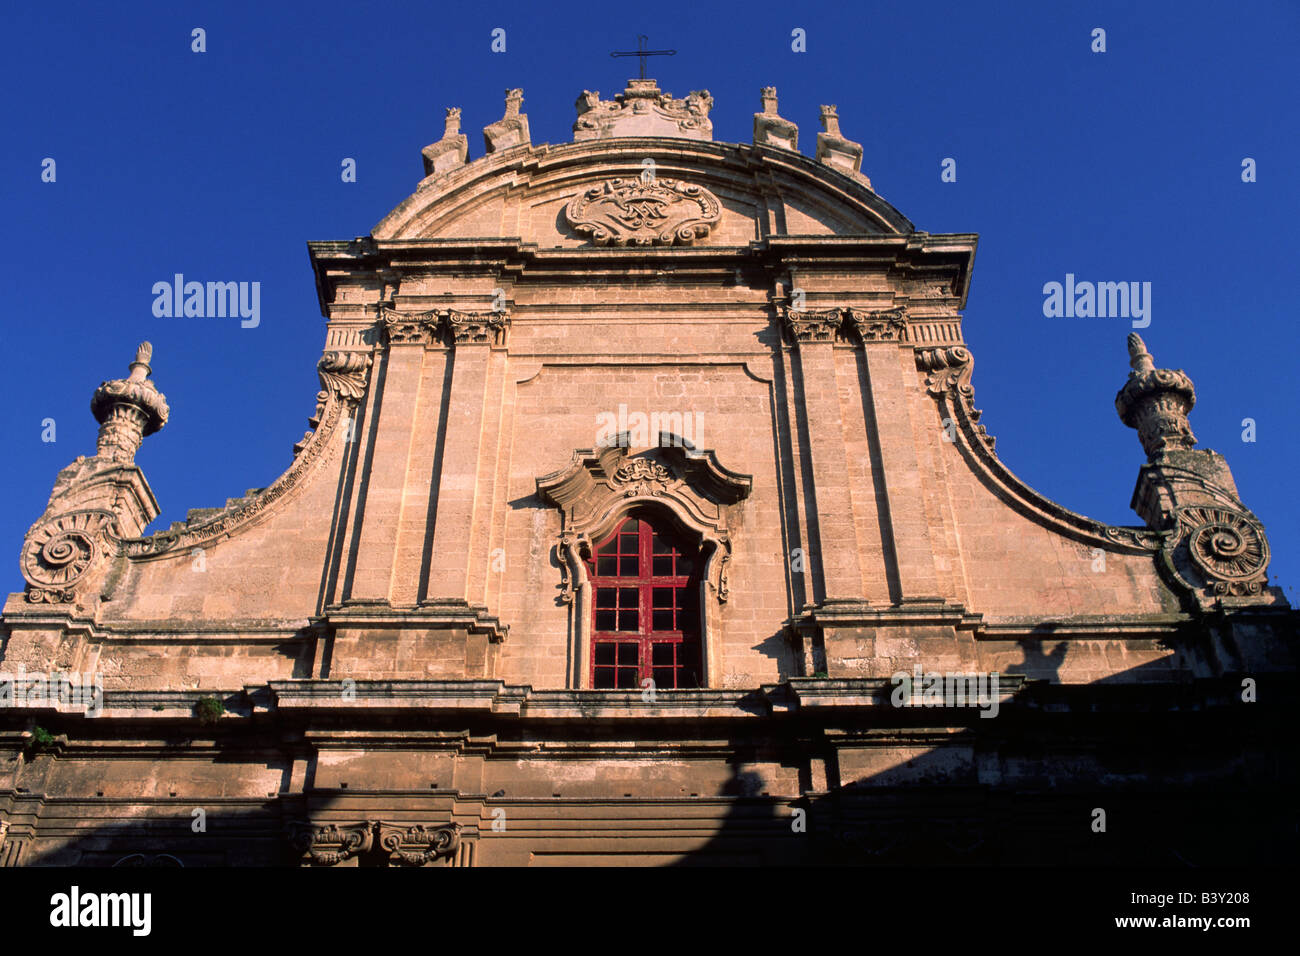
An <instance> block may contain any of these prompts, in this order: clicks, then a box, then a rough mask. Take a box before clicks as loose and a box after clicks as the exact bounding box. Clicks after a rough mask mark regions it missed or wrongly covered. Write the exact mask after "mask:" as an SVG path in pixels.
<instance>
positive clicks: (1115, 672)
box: [0, 80, 1296, 866]
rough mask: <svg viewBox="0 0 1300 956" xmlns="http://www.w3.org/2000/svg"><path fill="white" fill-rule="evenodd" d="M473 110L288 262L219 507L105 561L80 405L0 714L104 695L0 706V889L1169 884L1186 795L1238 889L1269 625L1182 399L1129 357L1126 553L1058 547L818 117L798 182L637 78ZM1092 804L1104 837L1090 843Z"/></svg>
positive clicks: (958, 331)
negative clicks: (263, 454) (989, 877)
mask: <svg viewBox="0 0 1300 956" xmlns="http://www.w3.org/2000/svg"><path fill="white" fill-rule="evenodd" d="M522 102H523V94H522V91H520V90H510V91H507V94H506V113H505V117H504V118H503V119H501V120H499V121H497V122H494V123H492V124H491V125H489V126H487V127H486V128H485V129H484V142H485V146H486V154H485V155H484V156H482V157H481V158H478V159H476V160H474V161H472V162H468V161H467V160H468V141H467V138H466V137H465V136H464V135H463V134H461V133H460V132H459V130H460V111H459V110H449V111H448V118H447V126H446V130H445V133H444V135H443V137H442V138H441V139H440V140H438V141H437V142H435V143H434V144H432V145H430V146H428V147H426V148H425V149H424V151H423V160H424V169H425V174H426V176H425V178H424V179H423V180H422V181H420V183H419V184H418V185H417V187H416V189H415V192H414V193H413V194H412V195H411V196H410V197H409V198H408V199H406V200H405V201H404V202H402V203H401V204H400V205H399V206H398V207H397V208H396V209H395V210H394V211H393V212H392V213H390V214H389V215H388V216H387V217H385V218H384V219H383V220H382V221H381V222H380V223H379V224H378V225H377V226H375V228H374V229H373V230H372V231H371V233H370V235H369V236H367V237H365V238H362V239H356V240H351V241H337V242H335V241H329V242H313V243H311V244H310V250H311V257H312V263H313V267H314V269H315V274H316V282H317V288H318V289H319V293H320V307H321V310H322V314H323V316H324V318H325V334H324V344H323V349H322V354H321V356H320V358H319V360H318V362H317V371H318V374H319V378H320V385H321V390H320V392H319V393H318V394H317V395H316V397H315V409H314V412H313V413H312V415H311V417H310V419H309V425H310V430H309V431H308V432H307V434H306V435H305V436H304V437H303V439H302V440H301V441H300V442H299V443H298V444H297V445H296V446H295V448H294V460H293V463H292V464H291V466H290V467H289V469H288V470H287V471H286V472H285V473H284V474H282V475H280V476H279V477H278V478H276V479H275V480H273V481H272V482H271V483H270V484H269V485H268V486H267V487H265V488H260V489H253V490H250V491H249V492H247V493H246V494H245V495H243V496H241V497H238V498H234V499H231V500H230V501H229V502H228V503H227V505H226V506H225V507H223V508H215V509H198V510H195V511H192V512H191V513H190V515H189V517H188V519H187V520H186V521H183V522H177V523H175V524H173V525H172V526H171V527H169V528H166V529H164V530H161V531H157V532H154V533H151V534H145V530H146V527H147V526H148V525H149V523H150V522H151V521H153V520H154V518H156V517H157V515H158V513H159V509H158V505H157V502H156V501H155V500H154V497H153V494H152V492H151V491H150V489H149V485H148V483H147V481H146V480H145V477H144V475H143V474H142V472H141V471H140V469H139V468H138V467H137V466H136V465H135V464H134V456H135V453H136V451H137V450H138V448H139V446H140V443H141V442H142V441H143V440H144V439H145V438H146V437H147V436H148V435H149V434H151V433H152V432H154V431H157V430H158V429H159V428H162V427H164V426H165V425H167V424H168V407H167V403H166V400H165V398H164V397H163V395H162V394H161V393H160V392H159V391H158V389H157V387H156V386H155V384H154V381H153V379H152V378H151V375H152V374H153V369H152V367H151V365H150V363H151V361H152V354H151V348H150V347H149V345H148V343H145V344H143V345H141V346H140V349H139V351H138V353H137V355H136V358H135V361H134V362H132V363H131V364H130V373H129V375H128V376H127V377H126V378H123V379H120V380H116V381H110V382H105V383H103V384H102V385H101V386H100V387H99V389H98V390H97V391H96V392H95V393H94V398H93V401H92V411H93V413H94V415H95V417H96V418H97V420H98V421H99V422H100V423H101V429H100V437H99V443H98V448H97V451H96V454H95V455H94V456H93V457H90V458H78V459H77V461H75V462H73V463H72V464H71V465H69V466H68V467H67V468H65V469H64V470H63V471H62V472H60V473H59V475H58V476H57V478H56V480H55V485H54V490H53V493H52V494H51V497H50V502H49V505H48V507H47V509H46V511H45V513H44V514H43V515H42V516H40V518H39V519H38V520H37V521H36V523H35V524H34V525H33V526H32V528H31V531H30V532H29V533H28V535H27V537H26V539H25V541H24V542H23V544H22V550H21V559H20V560H21V567H22V572H23V576H24V578H25V580H26V582H27V587H26V590H25V591H24V592H23V593H20V594H13V595H10V596H9V599H8V602H7V604H6V605H5V608H4V616H3V632H2V633H3V637H4V646H3V658H2V659H0V670H3V671H5V672H6V673H9V674H12V673H17V672H19V671H20V670H21V672H22V673H24V674H26V675H28V676H27V677H26V678H25V680H27V681H28V684H26V685H23V689H24V691H30V690H31V689H32V687H31V685H30V682H31V681H33V680H36V681H39V680H40V679H41V678H40V677H39V676H33V675H41V674H49V673H51V672H67V673H77V674H95V675H99V676H100V677H102V685H103V693H102V695H101V697H100V698H98V699H97V701H96V703H95V705H94V706H93V707H87V706H86V705H85V703H84V702H82V703H81V704H76V703H69V702H68V701H66V700H61V699H56V695H50V694H47V695H46V698H45V699H44V700H41V699H40V697H39V695H36V697H35V699H34V698H33V695H32V694H31V693H27V694H26V696H25V697H24V700H25V701H26V703H25V705H24V706H22V707H9V708H4V709H0V841H2V842H0V865H27V864H63V863H86V864H99V865H111V864H115V863H123V865H143V864H141V863H140V861H151V860H153V861H157V860H164V859H165V860H166V861H167V865H175V864H176V863H180V864H181V865H185V866H192V865H204V864H221V863H233V864H258V865H269V864H279V865H305V866H361V865H382V866H468V865H500V864H506V865H510V864H534V865H556V864H582V863H627V862H636V863H690V862H705V863H740V862H745V863H754V862H812V861H843V862H871V861H895V862H897V861H907V862H915V861H917V860H918V859H924V860H931V861H935V860H947V861H962V862H967V861H984V862H1035V861H1038V862H1068V861H1070V860H1114V859H1131V860H1133V861H1139V860H1140V861H1142V862H1158V861H1159V859H1153V858H1152V857H1153V854H1154V856H1155V857H1157V858H1160V859H1163V857H1161V854H1167V853H1172V854H1175V855H1177V856H1179V858H1180V859H1181V858H1187V857H1191V858H1195V859H1197V860H1205V861H1207V862H1208V861H1222V860H1223V859H1228V858H1226V857H1224V854H1226V853H1228V852H1229V850H1230V848H1231V847H1233V846H1238V845H1239V844H1236V843H1233V842H1232V840H1231V839H1229V837H1228V836H1223V837H1222V839H1220V837H1216V836H1215V835H1212V834H1211V835H1207V834H1206V832H1205V829H1204V828H1200V829H1199V830H1197V829H1195V828H1194V827H1193V826H1192V824H1191V823H1190V822H1187V825H1186V826H1184V825H1183V824H1184V822H1186V821H1191V820H1192V819H1194V812H1193V810H1194V808H1191V805H1190V804H1187V803H1186V800H1187V795H1188V794H1198V793H1206V794H1211V793H1221V792H1222V793H1228V794H1232V795H1231V796H1227V797H1224V798H1223V799H1225V800H1228V801H1229V802H1231V801H1232V800H1238V801H1241V802H1242V803H1243V805H1246V804H1249V806H1250V807H1251V813H1252V814H1253V821H1254V822H1253V824H1252V825H1255V826H1257V827H1259V828H1260V829H1259V830H1258V831H1251V832H1252V833H1255V835H1256V836H1257V837H1259V838H1258V840H1257V841H1256V844H1252V846H1253V847H1254V849H1252V850H1251V852H1253V853H1255V854H1256V855H1257V856H1259V855H1262V856H1267V855H1268V853H1269V852H1270V850H1269V849H1268V848H1267V846H1266V844H1267V843H1268V842H1269V841H1268V839H1267V833H1268V832H1270V831H1268V829H1267V828H1268V827H1269V826H1270V825H1272V822H1273V821H1274V819H1275V818H1274V817H1273V816H1270V813H1272V810H1271V808H1272V807H1274V805H1275V804H1274V802H1273V801H1275V799H1276V798H1279V795H1282V794H1285V793H1288V792H1289V791H1288V788H1289V787H1291V786H1292V785H1293V779H1292V777H1291V776H1290V774H1291V771H1289V770H1284V769H1280V768H1281V766H1282V763H1281V762H1280V761H1277V760H1275V759H1274V758H1275V757H1276V753H1277V751H1278V750H1279V749H1280V747H1281V746H1282V741H1283V740H1284V739H1285V736H1286V735H1285V733H1284V732H1283V731H1282V730H1280V729H1279V728H1280V726H1281V724H1280V721H1278V720H1277V719H1276V717H1277V714H1278V713H1279V712H1280V711H1279V709H1278V708H1282V709H1283V710H1285V707H1286V706H1287V702H1288V701H1290V700H1293V699H1294V686H1293V681H1294V659H1293V656H1292V655H1293V643H1292V642H1293V636H1294V632H1295V620H1296V617H1295V614H1294V612H1293V611H1292V610H1291V609H1290V607H1289V606H1288V605H1287V604H1286V602H1285V600H1284V599H1283V598H1282V595H1281V593H1280V591H1279V590H1278V589H1276V588H1274V587H1271V586H1270V585H1269V583H1268V578H1267V568H1268V560H1269V548H1268V542H1267V537H1266V535H1265V532H1264V529H1263V527H1262V526H1261V524H1260V522H1259V521H1258V520H1257V519H1256V518H1255V516H1254V515H1253V514H1251V512H1250V511H1249V510H1248V508H1247V507H1246V506H1245V504H1244V503H1243V502H1242V501H1241V500H1240V498H1239V496H1238V493H1237V489H1236V486H1235V484H1234V483H1233V480H1232V476H1231V473H1230V471H1229V470H1228V466H1227V464H1226V462H1225V461H1224V460H1223V458H1222V457H1221V456H1219V455H1218V454H1216V453H1215V452H1212V451H1206V450H1200V449H1197V448H1196V447H1195V446H1196V441H1195V438H1194V437H1193V434H1192V431H1191V428H1190V426H1189V424H1188V413H1189V412H1190V411H1191V408H1192V406H1193V403H1194V401H1195V393H1194V389H1193V385H1192V382H1191V379H1190V378H1189V377H1188V375H1187V374H1186V373H1185V372H1183V371H1181V370H1179V371H1174V370H1169V369H1161V368H1158V367H1157V366H1156V364H1155V360H1154V358H1153V357H1152V355H1151V354H1150V353H1149V352H1148V350H1147V347H1146V344H1145V343H1144V342H1143V341H1142V340H1141V339H1140V338H1139V337H1138V336H1136V335H1133V336H1130V340H1129V354H1130V364H1131V368H1132V371H1131V372H1130V373H1129V377H1128V380H1127V382H1125V383H1124V385H1123V388H1122V389H1121V390H1120V392H1119V394H1118V396H1117V398H1116V408H1117V409H1118V412H1119V415H1120V418H1121V421H1122V422H1123V424H1125V425H1128V426H1130V427H1133V428H1135V429H1136V430H1137V432H1138V438H1139V440H1140V442H1141V445H1142V447H1143V449H1144V450H1145V452H1146V454H1147V461H1146V463H1145V464H1143V465H1141V467H1140V469H1139V474H1138V481H1137V488H1136V490H1135V492H1134V497H1133V508H1134V510H1135V511H1136V512H1137V514H1138V516H1139V517H1140V518H1141V520H1142V522H1143V524H1142V525H1139V526H1133V527H1115V526H1110V525H1107V524H1104V523H1101V522H1098V521H1093V520H1091V519H1088V518H1085V517H1083V516H1081V515H1078V514H1075V513H1074V512H1072V511H1069V510H1067V509H1066V508H1064V507H1062V506H1061V505H1059V504H1057V503H1055V502H1053V501H1049V500H1047V499H1046V498H1044V497H1043V496H1041V495H1039V494H1038V493H1036V492H1035V491H1034V490H1033V489H1031V488H1029V487H1028V486H1026V485H1025V484H1024V483H1023V482H1021V481H1020V480H1019V479H1017V478H1016V476H1015V475H1014V474H1013V473H1012V472H1011V471H1010V470H1009V468H1008V467H1007V466H1006V465H1005V464H1004V463H1003V462H1002V461H1001V460H1000V459H999V458H998V456H997V454H996V452H995V450H994V439H993V437H992V436H991V435H989V434H988V432H987V431H986V428H985V425H984V424H982V423H981V421H980V418H981V416H980V411H979V410H978V409H977V408H976V407H975V405H974V390H973V385H972V371H973V366H974V362H973V356H972V354H971V352H970V350H969V348H968V347H967V346H966V344H965V342H964V340H963V337H962V315H961V311H960V310H961V309H962V307H963V305H964V303H965V300H966V296H967V292H968V288H969V283H970V277H971V270H972V267H973V262H974V256H975V249H976V237H975V236H974V235H968V234H947V235H944V234H929V233H925V232H919V231H917V230H916V229H915V228H914V227H913V226H912V224H911V223H910V222H909V221H908V220H907V219H906V218H905V217H904V216H903V215H902V214H900V213H899V212H898V211H897V210H895V209H894V208H893V207H892V206H890V205H889V204H888V203H887V202H885V201H884V200H883V199H882V198H880V197H879V196H878V195H877V194H876V193H875V192H874V191H873V190H872V188H871V184H870V180H869V179H868V178H867V177H866V176H865V175H864V174H863V173H862V170H861V166H862V161H863V150H862V147H861V146H860V145H859V144H857V143H854V142H852V141H850V140H848V139H846V138H844V136H843V134H842V133H841V131H840V126H839V123H840V120H839V117H838V115H837V111H836V110H835V108H834V107H833V106H827V107H823V109H822V123H823V127H824V131H823V132H822V133H820V134H819V135H818V137H817V147H816V156H815V158H809V157H807V156H803V155H801V154H800V153H798V152H796V151H795V149H796V147H797V144H798V129H797V127H796V126H795V124H794V123H792V122H790V121H789V120H786V119H783V118H782V117H780V116H779V115H778V114H777V98H776V91H775V89H773V88H770V87H769V88H765V89H764V90H763V91H762V94H761V103H762V107H763V110H762V112H761V113H758V114H755V117H754V142H753V144H730V143H715V142H713V141H712V125H711V123H710V121H709V118H708V117H709V111H710V109H711V107H712V105H713V100H712V97H711V96H710V95H709V94H708V93H707V92H694V93H691V94H690V95H689V96H688V97H687V98H685V99H684V100H678V99H674V98H673V97H672V96H670V95H667V94H664V93H662V92H661V91H659V89H658V87H657V85H656V84H655V82H654V81H653V80H644V81H630V83H629V86H628V89H627V90H626V91H624V93H622V94H620V95H619V96H618V97H616V99H615V100H614V101H612V102H611V101H602V100H601V99H600V96H599V94H598V93H590V92H584V93H583V95H582V97H581V98H580V99H579V101H578V111H579V115H578V119H577V122H576V123H575V125H574V141H573V142H572V143H569V144H564V145H559V146H555V145H545V146H533V145H532V144H531V142H530V139H529V132H528V122H527V117H526V116H525V115H524V114H522V113H521V112H520V108H521V105H522ZM1117 346H1118V343H1117ZM1117 350H1118V349H1117ZM165 361H166V360H165V356H160V364H159V370H160V380H161V381H162V382H163V383H164V384H165V381H166V376H165V368H166V364H165ZM1098 373H1099V374H1107V371H1106V370H1100V369H1099V370H1098ZM214 374H215V372H214ZM629 410H630V411H629ZM1099 413H1100V410H1099ZM602 422H617V424H616V425H615V426H614V427H612V428H605V429H603V431H602V428H601V423H602ZM624 426H626V427H624ZM171 427H174V428H175V427H180V428H183V427H185V425H184V422H183V421H182V420H179V419H178V420H177V421H176V422H175V423H173V424H172V425H171ZM638 549H639V550H638ZM898 675H907V677H908V678H909V679H914V680H916V681H917V682H918V684H917V686H912V685H911V684H907V685H904V684H902V683H900V679H899V677H898ZM933 675H940V676H942V677H943V681H942V682H941V684H942V686H943V687H944V688H945V690H944V691H943V692H941V693H939V695H938V697H937V698H934V699H932V698H931V696H930V690H931V687H930V684H931V677H932V676H933ZM954 679H957V680H960V681H967V682H968V683H967V686H966V690H969V691H970V692H971V694H974V695H975V696H966V695H961V694H958V695H953V694H951V693H949V692H948V691H949V690H950V689H951V687H950V685H951V683H952V681H953V680H954ZM20 683H21V682H20ZM11 684H12V682H11ZM1257 685H1258V686H1259V687H1266V688H1267V689H1268V691H1269V693H1268V694H1265V695H1263V696H1261V697H1258V698H1257V697H1255V696H1254V695H1253V693H1254V692H1253V691H1250V690H1245V691H1243V688H1244V687H1245V688H1253V687H1256V686H1257ZM902 686H907V687H910V688H911V689H910V691H909V693H907V694H905V695H903V696H902V697H901V698H900V696H899V688H900V687H902ZM1266 698H1267V699H1266ZM972 703H977V704H978V706H972ZM988 717H996V719H985V718H988ZM1243 734H1245V735H1246V737H1245V738H1244V739H1246V740H1247V743H1245V744H1243V743H1242V740H1243V736H1242V735H1243ZM1192 739H1194V740H1195V746H1189V745H1188V741H1190V740H1192ZM1171 741H1177V743H1176V744H1171ZM1243 748H1244V749H1243ZM1179 800H1182V801H1183V803H1181V804H1180V803H1178V801H1179ZM1102 805H1104V806H1108V807H1114V808H1116V811H1117V812H1120V813H1121V814H1127V817H1126V819H1128V820H1129V822H1130V825H1132V820H1134V819H1140V820H1144V821H1147V822H1149V823H1150V824H1151V826H1150V827H1148V828H1147V829H1146V830H1144V831H1143V832H1144V833H1146V834H1148V838H1147V839H1146V841H1145V842H1143V841H1137V842H1136V843H1135V842H1133V841H1131V840H1130V841H1129V842H1127V843H1124V844H1122V847H1121V845H1120V844H1113V843H1112V844H1108V845H1102V843H1101V842H1100V841H1095V840H1093V841H1092V842H1090V837H1091V836H1092V834H1091V833H1090V832H1089V829H1088V826H1087V819H1086V813H1087V812H1088V808H1092V807H1095V806H1102ZM1277 805H1278V806H1280V805H1281V804H1277ZM196 809H201V810H203V812H204V814H205V819H206V821H207V825H206V828H204V829H202V830H199V829H196V828H195V827H194V826H192V821H193V819H194V813H195V811H196ZM1081 814H1082V815H1084V816H1081ZM1243 825H1244V824H1243ZM1229 861H1230V860H1229ZM1164 862H1173V860H1172V859H1165V860H1164ZM159 865H161V864H159Z"/></svg>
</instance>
